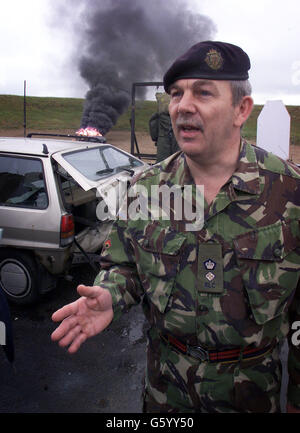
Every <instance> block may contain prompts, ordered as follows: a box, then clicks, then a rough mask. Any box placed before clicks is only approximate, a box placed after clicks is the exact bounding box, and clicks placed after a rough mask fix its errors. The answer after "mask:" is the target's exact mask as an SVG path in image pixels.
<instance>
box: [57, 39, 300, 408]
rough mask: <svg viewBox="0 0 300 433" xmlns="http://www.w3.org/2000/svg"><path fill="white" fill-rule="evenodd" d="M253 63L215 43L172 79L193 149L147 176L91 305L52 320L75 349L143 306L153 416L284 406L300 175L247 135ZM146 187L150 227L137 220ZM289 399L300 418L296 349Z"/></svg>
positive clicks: (177, 111) (298, 265)
mask: <svg viewBox="0 0 300 433" xmlns="http://www.w3.org/2000/svg"><path fill="white" fill-rule="evenodd" d="M249 68H250V63H249V59H248V56H247V55H246V53H244V52H243V51H242V50H241V49H240V48H239V47H236V46H233V45H231V44H225V43H221V42H211V41H207V42H201V43H199V44H196V45H195V46H193V47H192V48H191V49H190V50H189V51H188V52H187V53H185V54H184V55H183V56H181V57H179V58H178V59H177V60H176V61H175V62H174V64H173V65H172V66H171V67H170V69H169V70H168V72H167V73H166V74H165V77H164V84H165V90H166V91H167V92H169V93H170V95H171V102H170V107H169V110H170V116H171V119H172V124H173V130H174V133H175V136H176V139H177V141H178V143H179V145H180V148H181V150H182V152H178V153H176V154H175V155H172V156H171V157H170V158H168V159H167V160H165V161H164V162H163V163H161V164H157V165H155V166H153V167H151V168H150V169H148V170H147V171H145V172H144V173H143V174H142V175H140V176H139V178H138V179H135V180H134V182H133V185H132V188H131V189H129V190H128V197H127V200H125V201H124V204H123V206H122V209H121V211H120V214H119V218H118V220H116V221H115V223H114V225H113V229H112V231H111V233H110V235H109V239H108V240H107V242H106V248H105V249H104V251H103V254H102V266H103V268H102V271H101V272H100V274H99V275H98V277H97V278H96V281H95V286H94V287H85V286H79V287H78V292H79V293H80V294H81V295H82V296H83V297H81V298H80V299H79V300H77V301H76V302H75V303H73V304H70V305H69V306H65V307H63V308H62V309H61V310H59V311H58V312H56V313H55V314H54V315H53V320H55V321H60V320H63V319H64V320H63V322H62V324H61V325H60V326H59V327H58V329H57V330H56V331H55V332H54V333H53V339H54V340H60V344H61V345H62V346H67V345H70V347H69V351H70V352H74V351H76V350H77V349H78V348H79V346H80V345H81V344H82V343H83V341H85V340H86V338H88V337H90V336H92V335H95V334H96V333H98V332H100V331H101V330H102V329H104V328H105V327H106V326H108V325H109V323H110V322H111V321H112V320H117V319H118V317H119V316H120V315H121V314H122V313H123V312H124V311H126V310H128V308H130V307H131V306H132V305H134V304H137V303H139V302H140V301H141V300H142V302H143V308H144V311H145V315H146V317H147V319H148V321H149V323H150V330H149V333H148V346H147V372H146V386H145V395H144V410H145V411H147V412H279V411H280V402H279V400H280V398H279V397H280V386H281V364H280V360H279V348H280V344H281V342H282V341H283V340H284V339H285V337H287V336H289V342H290V336H291V335H290V334H291V326H292V323H293V322H294V321H296V320H299V319H300V316H299V315H300V307H299V302H298V301H299V296H300V294H299V291H300V283H299V276H300V227H299V220H300V172H299V169H297V167H296V166H294V165H293V164H290V163H288V162H286V161H283V160H281V159H279V158H278V157H276V156H274V155H272V154H269V153H267V152H265V151H264V150H262V149H260V148H257V147H255V146H252V145H250V144H247V143H246V142H245V141H243V140H241V138H240V129H241V127H242V125H243V123H244V122H245V121H246V119H247V118H248V117H249V115H250V112H251V109H252V104H253V102H252V99H251V97H250V96H249V91H247V88H248V86H247V85H244V84H242V82H244V83H245V82H246V81H247V79H248V69H249ZM237 81H238V82H241V83H237ZM248 90H249V89H248ZM153 185H154V186H157V185H158V186H163V185H165V186H168V187H169V188H171V187H172V186H174V190H172V191H173V192H174V196H173V198H171V199H170V206H167V205H166V200H164V199H163V198H162V194H160V196H157V197H156V199H155V200H152V201H151V200H150V199H149V197H151V190H152V187H153ZM196 185H203V186H204V209H203V214H204V215H203V216H204V218H203V221H200V222H201V224H199V225H198V226H197V225H195V224H194V225H193V224H192V225H191V224H190V220H188V218H187V216H186V214H185V213H184V212H183V213H182V215H180V218H178V215H177V214H178V212H179V211H178V209H179V208H178V203H181V204H182V207H183V208H184V205H185V204H190V205H191V204H192V205H193V209H195V208H197V202H196V201H197V198H198V197H199V194H197V190H199V188H198V187H196ZM137 186H138V187H139V188H138V191H139V192H140V195H141V196H142V197H140V201H139V203H140V208H139V210H140V212H141V215H143V216H144V217H145V216H147V217H148V218H139V219H136V218H130V215H129V218H126V215H127V216H128V214H130V212H128V211H129V210H130V208H132V205H133V204H134V205H135V203H134V200H135V199H134V198H132V197H135V196H134V195H133V194H131V192H132V190H133V188H137ZM187 186H190V187H191V190H192V195H191V196H189V197H187V196H185V195H184V188H186V187H187ZM202 191H203V190H202ZM180 194H181V195H180ZM150 201H151V203H150ZM167 208H170V209H169V217H168V218H165V216H166V215H167V216H168V209H167ZM136 209H138V206H137V207H136ZM157 210H161V213H160V214H159V213H158V212H157ZM158 214H159V215H160V216H159V218H157V215H158ZM154 216H156V217H155V218H154ZM200 220H201V218H200ZM202 222H203V224H202ZM288 402H289V404H288V410H289V411H298V409H300V353H299V349H298V346H295V345H293V344H290V351H289V387H288Z"/></svg>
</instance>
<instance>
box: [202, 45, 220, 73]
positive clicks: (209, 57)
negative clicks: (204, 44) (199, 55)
mask: <svg viewBox="0 0 300 433" xmlns="http://www.w3.org/2000/svg"><path fill="white" fill-rule="evenodd" d="M204 61H205V62H206V64H207V65H208V66H209V67H210V68H211V69H213V70H214V71H218V70H219V69H221V68H222V66H223V63H224V60H223V57H222V54H221V53H220V52H219V51H218V50H215V49H214V48H211V49H210V50H209V51H208V52H207V54H206V57H205V59H204Z"/></svg>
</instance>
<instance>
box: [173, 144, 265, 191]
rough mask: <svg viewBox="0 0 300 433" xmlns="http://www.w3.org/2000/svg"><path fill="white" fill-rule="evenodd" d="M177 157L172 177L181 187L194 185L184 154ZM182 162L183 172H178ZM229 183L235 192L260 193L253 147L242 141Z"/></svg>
mask: <svg viewBox="0 0 300 433" xmlns="http://www.w3.org/2000/svg"><path fill="white" fill-rule="evenodd" d="M177 155H178V154H177ZM178 156H179V157H177V158H176V160H177V161H176V162H177V164H175V166H173V175H174V176H178V177H179V179H180V181H181V184H182V185H187V184H192V183H194V181H193V178H192V176H191V174H190V171H189V168H188V165H187V163H186V160H185V157H184V154H183V153H182V152H181V153H180V154H179V155H178ZM182 160H183V161H184V163H183V165H182V167H183V171H182V170H180V165H181V162H182ZM178 170H179V171H178ZM231 182H232V186H233V188H234V189H236V190H239V191H243V192H246V193H249V194H259V193H260V177H259V168H258V163H257V158H256V154H255V151H254V149H253V146H252V145H251V144H249V143H247V142H246V141H244V140H242V141H241V148H240V155H239V160H238V163H237V168H236V170H235V172H234V173H233V175H232V177H231V179H230V180H229V181H228V183H231Z"/></svg>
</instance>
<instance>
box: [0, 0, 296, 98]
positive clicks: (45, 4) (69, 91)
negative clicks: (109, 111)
mask: <svg viewBox="0 0 300 433" xmlns="http://www.w3.org/2000/svg"><path fill="white" fill-rule="evenodd" d="M64 1H65V0H26V1H24V0H9V1H6V0H1V3H0V4H1V26H0V59H1V68H0V94H14V95H22V94H23V85H24V80H26V82H27V94H28V95H30V96H62V97H80V98H81V97H82V98H84V97H85V94H86V91H87V89H88V86H87V85H86V83H85V82H84V81H83V80H82V78H81V77H80V74H79V71H78V69H77V67H76V65H75V63H72V59H73V54H74V49H75V47H74V38H75V36H76V35H75V34H74V33H72V31H71V28H70V26H69V21H68V20H65V22H64V20H63V19H62V20H61V22H60V25H58V26H54V25H53V15H52V9H53V5H54V4H57V5H58V6H59V4H63V3H64ZM71 1H74V4H76V1H77V0H71ZM87 1H88V0H87ZM93 1H102V0H93ZM123 1H124V2H126V1H128V2H130V0H123ZM149 1H150V2H151V0H149ZM162 1H165V0H162ZM186 3H187V5H188V7H189V9H191V10H195V11H197V12H198V13H201V14H204V15H206V16H208V17H210V18H211V20H212V21H213V22H214V23H215V25H216V29H217V31H216V34H215V36H214V39H215V40H221V41H226V42H231V43H234V44H237V45H239V46H241V47H242V48H243V49H244V50H245V51H246V52H247V53H248V55H249V57H250V59H251V64H252V68H251V71H250V81H251V83H252V87H253V96H254V100H255V102H256V103H261V104H263V103H265V102H266V101H267V100H274V99H281V100H283V102H284V103H285V104H295V105H300V48H299V45H300V1H299V0H285V1H282V0H280V1H279V0H251V1H248V2H247V3H245V2H241V1H240V0H186ZM158 13H159V11H158ZM62 18H63V17H62ZM76 49H77V48H76ZM145 55H146V53H145Z"/></svg>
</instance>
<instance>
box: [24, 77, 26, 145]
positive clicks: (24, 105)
mask: <svg viewBox="0 0 300 433" xmlns="http://www.w3.org/2000/svg"><path fill="white" fill-rule="evenodd" d="M23 126H24V137H26V80H24V123H23Z"/></svg>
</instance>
